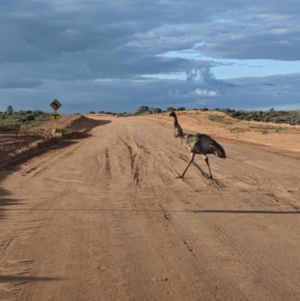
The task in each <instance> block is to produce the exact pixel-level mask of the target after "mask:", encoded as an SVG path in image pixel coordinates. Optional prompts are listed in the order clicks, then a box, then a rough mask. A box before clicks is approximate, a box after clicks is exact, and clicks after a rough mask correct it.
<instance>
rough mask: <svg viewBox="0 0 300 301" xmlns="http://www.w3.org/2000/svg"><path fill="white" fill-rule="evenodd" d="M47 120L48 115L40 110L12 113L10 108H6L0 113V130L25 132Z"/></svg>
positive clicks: (12, 110)
mask: <svg viewBox="0 0 300 301" xmlns="http://www.w3.org/2000/svg"><path fill="white" fill-rule="evenodd" d="M48 119H49V114H48V113H45V112H43V111H41V110H35V111H30V110H27V111H24V110H20V111H14V109H13V107H12V106H8V107H7V109H6V111H5V112H1V111H0V130H2V131H18V130H27V129H30V128H32V127H35V126H39V125H40V124H41V123H42V122H43V121H45V120H48Z"/></svg>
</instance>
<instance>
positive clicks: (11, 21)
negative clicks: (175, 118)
mask: <svg viewBox="0 0 300 301" xmlns="http://www.w3.org/2000/svg"><path fill="white" fill-rule="evenodd" d="M299 10H300V8H298V5H297V2H296V1H292V0H289V1H285V2H284V3H283V2H282V3H281V2H274V1H269V0H267V1H264V2H261V1H257V0H253V1H251V2H249V3H248V4H247V5H246V4H241V2H240V1H237V0H225V1H221V2H220V1H218V2H216V1H211V0H210V1H208V0H204V1H201V2H198V1H192V0H188V1H169V0H157V1H138V0H122V1H121V0H115V1H96V0H84V1H83V0H74V1H58V0H53V1H45V0H39V1H37V0H31V1H30V0H28V1H23V0H14V1H8V0H2V1H1V3H0V39H1V43H0V66H1V68H0V99H1V102H0V110H1V109H2V110H3V109H5V108H6V107H7V105H8V104H11V105H15V106H22V108H24V107H25V106H28V107H31V108H32V109H34V108H41V109H48V103H49V102H50V101H51V100H53V99H54V98H58V99H60V100H61V102H62V103H64V106H63V107H62V110H65V111H66V112H67V111H68V110H70V111H80V110H81V111H88V110H95V111H97V110H102V109H104V110H110V111H134V110H135V109H136V108H137V107H138V106H139V105H141V104H147V105H148V106H159V107H161V108H164V107H166V106H168V105H174V106H177V105H178V106H182V105H184V106H186V107H190V108H191V107H201V106H206V107H233V108H239V107H240V108H248V107H249V108H251V107H253V106H255V107H259V106H260V107H269V106H270V107H276V106H277V105H278V106H279V105H284V104H287V105H297V96H299V94H298V93H299V92H298V85H297V82H299V74H298V75H296V74H294V75H287V76H281V77H270V78H259V77H257V78H243V79H239V78H237V79H232V80H230V81H229V80H220V79H218V78H216V77H215V76H214V74H213V72H212V69H211V68H212V67H213V66H215V64H216V63H215V62H214V61H213V59H211V60H195V59H192V58H190V59H189V58H187V57H185V58H182V57H166V56H161V55H162V54H164V53H166V52H171V51H173V52H174V51H182V50H187V49H192V48H194V47H195V45H198V48H197V50H198V51H199V53H201V54H203V55H205V56H207V57H211V58H218V59H229V58H230V59H248V60H249V59H269V60H270V59H274V60H280V61H295V60H300V54H299V51H298V49H299V46H300V38H299V37H300V35H299V31H300V25H299V22H298V19H299ZM220 64H222V63H221V62H220ZM258 69H259V68H258ZM175 73H181V74H183V75H185V76H186V80H166V79H158V78H157V79H149V78H145V75H147V76H149V75H153V77H157V74H175ZM20 99H22V101H21V100H20ZM16 109H17V108H16Z"/></svg>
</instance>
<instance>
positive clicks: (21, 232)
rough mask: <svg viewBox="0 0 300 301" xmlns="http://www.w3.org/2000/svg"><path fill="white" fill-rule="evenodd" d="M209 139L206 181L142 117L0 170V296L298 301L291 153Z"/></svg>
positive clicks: (295, 170) (297, 195)
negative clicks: (213, 149) (216, 149)
mask: <svg viewBox="0 0 300 301" xmlns="http://www.w3.org/2000/svg"><path fill="white" fill-rule="evenodd" d="M218 141H219V142H221V143H222V145H223V146H224V148H225V149H226V152H227V155H228V158H227V159H225V160H222V159H219V158H216V157H210V163H211V168H212V173H213V175H214V180H209V179H207V178H205V176H204V175H205V174H206V173H207V168H206V165H205V162H204V161H203V159H202V157H201V156H196V165H192V166H191V167H190V168H189V170H188V171H187V173H186V179H176V176H177V175H178V174H180V173H181V172H182V171H183V169H184V168H185V166H186V162H187V159H188V156H189V154H188V151H186V150H185V149H183V148H182V146H180V145H179V144H178V143H177V141H176V140H175V138H174V137H173V128H172V126H170V125H169V124H167V123H165V122H163V121H160V120H150V119H146V118H112V119H111V120H107V121H106V122H103V123H102V125H101V126H98V127H95V128H94V129H93V130H92V132H91V136H90V137H88V138H85V139H82V140H77V141H76V140H75V141H74V143H73V144H71V145H69V146H68V147H66V148H56V149H52V150H50V151H49V152H47V153H44V154H42V155H41V156H39V157H35V158H31V159H30V160H28V161H26V162H24V163H23V164H22V165H20V166H17V165H16V166H11V167H10V169H8V170H7V169H5V170H1V171H0V234H1V241H0V253H1V257H0V300H3V301H4V300H20V301H25V300H26V301H44V300H49V301H50V300H51V301H53V300H55V301H59V300H62V301H66V300H72V301H77V300H78V301H79V300H80V301H81V300H88V301H92V300H95V301H96V300H97V301H98V300H105V301H108V300H111V301H116V300H120V301H121V300H122V301H124V300H128V301H132V300H134V301H140V300H158V301H162V300H172V301H174V300H178V301H185V300H186V301H191V300H204V301H210V300H255V301H258V300H266V301H270V300H284V301H288V300H300V285H299V283H300V190H299V183H300V161H299V156H298V157H297V154H295V153H290V152H288V151H285V152H284V153H282V152H281V151H279V150H277V149H274V148H272V147H259V146H253V145H252V146H251V145H242V144H235V143H233V142H228V141H227V142H226V141H222V140H220V139H218ZM197 166H198V168H197ZM199 168H201V170H202V172H201V170H200V169H199Z"/></svg>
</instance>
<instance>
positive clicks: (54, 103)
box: [50, 99, 61, 129]
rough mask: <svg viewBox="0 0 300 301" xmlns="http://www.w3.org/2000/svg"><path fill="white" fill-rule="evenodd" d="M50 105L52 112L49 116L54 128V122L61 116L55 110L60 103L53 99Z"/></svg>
mask: <svg viewBox="0 0 300 301" xmlns="http://www.w3.org/2000/svg"><path fill="white" fill-rule="evenodd" d="M50 107H51V108H52V109H53V110H54V112H53V113H52V114H51V115H50V118H51V120H52V121H53V122H54V129H56V123H57V122H58V121H59V119H60V118H61V116H60V114H59V113H57V110H58V109H59V108H60V107H61V103H60V102H59V101H58V100H57V99H54V100H53V101H52V102H51V104H50Z"/></svg>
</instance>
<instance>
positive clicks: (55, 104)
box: [50, 99, 61, 111]
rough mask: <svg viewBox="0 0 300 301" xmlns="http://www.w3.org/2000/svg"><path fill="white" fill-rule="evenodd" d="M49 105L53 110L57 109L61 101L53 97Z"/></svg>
mask: <svg viewBox="0 0 300 301" xmlns="http://www.w3.org/2000/svg"><path fill="white" fill-rule="evenodd" d="M50 106H51V108H52V109H53V110H54V111H57V110H58V109H59V108H60V107H61V103H60V102H59V101H58V100H57V99H54V100H53V101H52V102H51V104H50Z"/></svg>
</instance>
